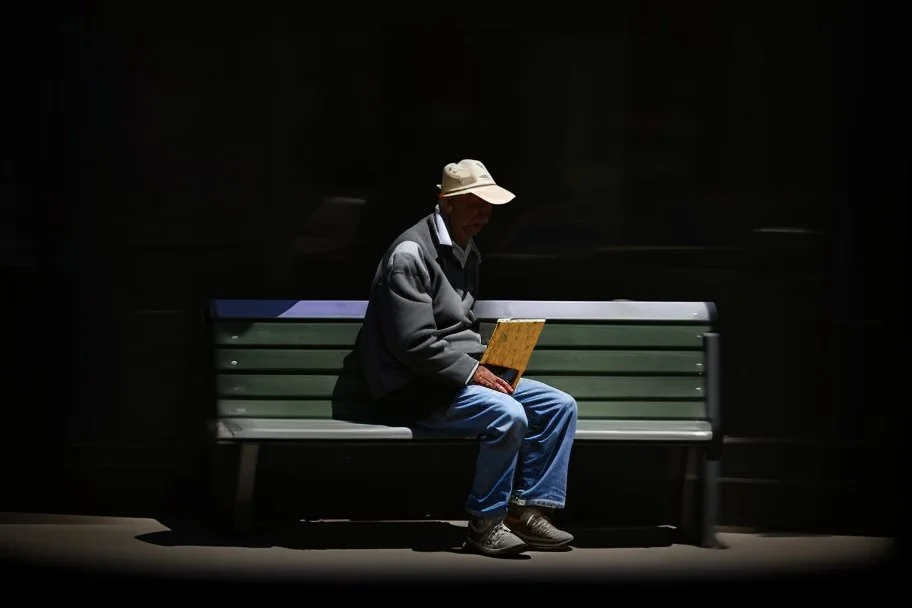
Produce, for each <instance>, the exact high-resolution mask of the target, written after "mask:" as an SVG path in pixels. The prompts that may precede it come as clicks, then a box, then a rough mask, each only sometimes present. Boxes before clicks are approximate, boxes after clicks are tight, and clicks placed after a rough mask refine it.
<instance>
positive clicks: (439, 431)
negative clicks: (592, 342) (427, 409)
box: [411, 378, 577, 517]
mask: <svg viewBox="0 0 912 608" xmlns="http://www.w3.org/2000/svg"><path fill="white" fill-rule="evenodd" d="M576 417H577V405H576V400H575V399H574V398H573V397H571V396H570V395H568V394H567V393H565V392H563V391H560V390H558V389H556V388H553V387H551V386H548V385H547V384H543V383H541V382H538V381H537V380H531V379H528V378H522V379H520V381H519V384H518V385H517V387H516V390H515V391H514V392H513V394H512V395H507V394H505V393H500V392H498V391H495V390H492V389H489V388H487V387H484V386H479V385H477V384H470V385H467V386H466V387H465V388H463V389H460V390H459V393H458V394H457V395H456V398H455V399H454V400H453V402H452V404H451V405H450V406H449V407H448V408H446V409H442V410H437V411H435V412H434V413H432V414H431V415H429V416H426V417H423V418H421V419H420V420H419V421H418V422H416V423H414V424H412V425H411V426H412V428H413V430H414V432H415V434H416V436H419V435H429V436H435V437H439V436H441V435H443V436H453V437H466V436H478V437H479V439H480V440H481V447H480V448H479V452H478V460H477V463H476V468H475V477H474V480H473V482H472V489H471V492H470V493H469V497H468V500H467V501H466V510H467V511H468V512H469V514H471V515H473V516H475V517H502V516H503V515H505V514H506V511H507V507H508V506H509V505H510V503H513V504H516V505H535V506H541V507H553V508H558V509H560V508H563V507H564V503H565V501H566V498H567V468H568V464H569V461H570V449H571V447H572V445H573V439H574V436H575V434H576Z"/></svg>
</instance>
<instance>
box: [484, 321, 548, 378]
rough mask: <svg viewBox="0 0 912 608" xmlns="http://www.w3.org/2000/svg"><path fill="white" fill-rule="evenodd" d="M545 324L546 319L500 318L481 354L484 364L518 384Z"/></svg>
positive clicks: (502, 376)
mask: <svg viewBox="0 0 912 608" xmlns="http://www.w3.org/2000/svg"><path fill="white" fill-rule="evenodd" d="M544 326H545V320H544V319H498V320H497V324H496V325H494V331H493V332H492V333H491V339H490V340H488V345H487V347H486V348H485V351H484V354H482V356H481V363H482V365H484V366H485V367H487V368H489V369H490V370H491V371H492V372H494V373H495V374H496V375H498V376H500V377H501V378H503V379H504V380H506V381H507V382H509V383H510V384H511V385H512V386H513V388H516V385H517V384H519V380H520V378H522V375H523V374H524V373H525V371H526V368H527V367H528V366H529V359H530V358H531V357H532V351H533V350H535V345H536V344H538V337H539V336H540V335H541V331H542V328H543V327H544Z"/></svg>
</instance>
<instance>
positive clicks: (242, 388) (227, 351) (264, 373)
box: [209, 300, 715, 420]
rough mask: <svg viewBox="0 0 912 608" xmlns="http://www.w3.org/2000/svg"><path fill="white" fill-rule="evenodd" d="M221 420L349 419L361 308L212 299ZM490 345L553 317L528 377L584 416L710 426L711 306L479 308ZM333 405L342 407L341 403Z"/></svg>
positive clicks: (359, 393) (519, 304)
mask: <svg viewBox="0 0 912 608" xmlns="http://www.w3.org/2000/svg"><path fill="white" fill-rule="evenodd" d="M209 308H210V314H211V326H212V340H213V347H214V357H215V390H216V408H217V417H219V418H294V419H307V418H315V419H321V418H322V419H326V418H333V417H336V418H340V417H341V418H346V417H349V416H348V415H346V414H345V413H344V412H345V411H347V410H346V408H345V407H340V406H339V400H340V395H341V399H342V400H346V401H358V400H359V399H360V400H361V401H363V397H364V394H365V393H364V390H363V387H362V386H359V387H357V388H355V389H352V388H347V389H343V390H342V391H341V392H340V388H339V387H340V382H339V380H340V377H342V376H344V372H343V370H344V369H345V368H346V366H347V365H349V364H350V363H351V361H350V359H351V358H350V357H349V355H350V353H351V350H352V346H353V344H354V342H355V338H356V336H357V333H358V331H359V329H360V326H361V321H362V319H363V315H364V310H365V308H366V302H363V301H352V300H342V301H337V300H305V301H298V300H213V301H211V302H210V307H209ZM476 313H477V315H478V317H479V319H480V320H481V321H482V335H483V336H484V337H485V338H486V337H487V336H489V335H490V332H491V330H492V329H493V322H494V321H495V320H496V319H497V318H501V317H534V318H544V319H547V323H546V324H545V328H544V330H543V331H542V334H541V338H540V341H539V344H538V347H537V349H536V351H535V353H534V355H533V357H532V360H531V362H530V366H529V369H528V370H527V372H526V376H527V377H530V378H535V379H538V380H541V381H544V382H547V383H549V384H551V385H553V386H555V387H558V388H560V389H563V390H565V391H567V392H568V393H570V394H572V395H573V396H574V397H575V398H576V399H577V402H578V403H579V414H580V418H581V419H587V418H589V419H636V420H649V419H675V420H707V419H708V412H707V386H706V371H707V364H708V361H707V356H706V346H705V338H704V336H705V334H707V333H708V332H712V331H713V323H714V320H715V319H714V306H713V305H712V303H707V302H628V301H611V302H535V301H502V300H498V301H479V302H478V303H477V304H476ZM334 401H335V403H334Z"/></svg>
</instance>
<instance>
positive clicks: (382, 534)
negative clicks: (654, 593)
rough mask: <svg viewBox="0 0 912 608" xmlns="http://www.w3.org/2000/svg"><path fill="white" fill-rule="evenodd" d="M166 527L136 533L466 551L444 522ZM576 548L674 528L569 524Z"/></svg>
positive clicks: (647, 541) (665, 535) (640, 540)
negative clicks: (235, 530)
mask: <svg viewBox="0 0 912 608" xmlns="http://www.w3.org/2000/svg"><path fill="white" fill-rule="evenodd" d="M159 521H160V523H161V524H162V525H164V526H166V527H167V528H169V529H168V530H164V531H161V532H150V533H148V534H142V535H140V536H138V537H137V540H141V541H143V542H146V543H151V544H154V545H160V546H166V547H175V546H206V547H256V548H266V547H284V548H287V549H298V550H320V549H412V550H413V551H419V552H444V551H445V552H451V553H463V552H464V550H463V548H462V545H463V540H464V539H465V533H466V529H465V526H460V525H456V524H452V523H448V522H440V521H417V522H416V521H404V522H397V521H383V522H375V521H338V522H336V521H334V522H288V523H281V524H260V525H258V526H257V527H256V528H255V529H253V530H252V531H251V532H250V533H248V534H247V535H245V536H243V537H239V536H235V535H229V534H226V533H220V532H218V531H216V530H215V529H213V528H212V527H211V526H207V525H204V524H201V523H198V522H186V521H162V520H159ZM568 530H569V531H570V532H571V533H573V535H574V536H575V537H576V540H575V541H574V543H573V545H572V547H571V548H570V549H566V550H572V548H573V547H575V548H580V549H582V548H637V547H667V546H670V545H672V544H674V543H675V542H676V541H675V530H674V529H673V528H667V527H649V528H579V529H575V528H572V527H568Z"/></svg>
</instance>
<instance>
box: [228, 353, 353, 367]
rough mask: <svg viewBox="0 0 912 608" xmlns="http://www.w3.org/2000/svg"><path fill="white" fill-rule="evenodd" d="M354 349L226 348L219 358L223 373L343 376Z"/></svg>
mask: <svg viewBox="0 0 912 608" xmlns="http://www.w3.org/2000/svg"><path fill="white" fill-rule="evenodd" d="M350 353H351V350H350V349H336V348H333V349H325V350H323V349H320V350H312V349H306V348H267V349H261V348H222V349H219V350H218V351H217V352H216V354H215V365H216V367H217V368H218V369H220V370H241V371H242V370H256V371H268V370H275V371H284V370H313V371H328V372H337V373H338V372H341V371H342V363H343V361H345V358H346V357H347V356H348V355H349V354H350Z"/></svg>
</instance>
